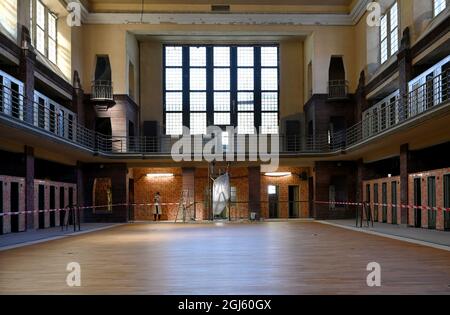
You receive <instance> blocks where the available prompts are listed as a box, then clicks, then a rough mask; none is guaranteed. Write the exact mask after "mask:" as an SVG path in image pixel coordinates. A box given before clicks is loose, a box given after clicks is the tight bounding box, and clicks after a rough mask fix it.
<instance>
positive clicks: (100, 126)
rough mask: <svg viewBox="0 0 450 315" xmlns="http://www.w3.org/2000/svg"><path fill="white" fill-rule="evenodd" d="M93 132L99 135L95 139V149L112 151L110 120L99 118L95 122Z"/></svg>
mask: <svg viewBox="0 0 450 315" xmlns="http://www.w3.org/2000/svg"><path fill="white" fill-rule="evenodd" d="M95 131H96V132H97V133H98V134H99V136H98V138H97V147H98V148H99V149H100V150H104V151H111V150H112V127H111V118H99V117H97V118H96V120H95Z"/></svg>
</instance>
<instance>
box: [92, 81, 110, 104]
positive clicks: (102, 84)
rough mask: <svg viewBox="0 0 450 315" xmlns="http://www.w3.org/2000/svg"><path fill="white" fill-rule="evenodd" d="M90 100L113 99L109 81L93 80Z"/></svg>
mask: <svg viewBox="0 0 450 315" xmlns="http://www.w3.org/2000/svg"><path fill="white" fill-rule="evenodd" d="M91 100H93V101H113V100H114V92H113V84H112V82H111V81H105V80H95V81H93V82H92V87H91Z"/></svg>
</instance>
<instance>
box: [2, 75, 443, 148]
mask: <svg viewBox="0 0 450 315" xmlns="http://www.w3.org/2000/svg"><path fill="white" fill-rule="evenodd" d="M449 83H450V82H449V72H448V71H447V72H444V73H441V74H440V75H438V76H436V77H434V78H432V79H430V80H429V81H427V82H426V83H425V84H423V85H422V86H419V87H418V88H416V89H415V90H413V91H411V92H409V93H408V95H405V96H403V97H402V96H400V97H399V98H397V100H396V101H394V102H391V103H389V104H387V105H386V106H385V107H382V108H380V110H379V112H373V113H372V114H370V115H368V116H367V117H364V119H363V120H362V121H361V122H359V123H357V124H355V125H354V126H352V127H350V128H348V129H346V130H342V131H339V132H334V133H329V134H317V135H313V136H308V137H304V136H301V135H279V136H278V137H279V139H278V140H279V148H278V151H279V152H280V153H282V154H283V153H285V154H302V153H305V154H307V153H330V152H331V153H339V152H340V151H342V150H345V149H348V148H349V147H351V146H354V145H356V144H359V143H361V142H364V141H367V140H370V139H373V138H375V137H377V136H379V135H380V134H381V133H383V132H385V131H387V130H389V129H392V128H394V127H396V126H398V125H400V124H402V123H404V122H406V121H408V120H411V119H413V118H415V117H417V116H419V115H422V114H425V113H426V112H428V111H430V110H431V109H433V108H435V107H436V106H439V105H442V104H445V103H447V102H448V100H449V97H450V91H449V89H448V86H449ZM0 116H2V117H4V118H6V119H8V120H9V121H10V122H13V123H16V124H19V125H22V126H26V127H28V128H33V129H35V130H39V131H41V132H45V133H48V134H50V135H52V136H54V137H58V138H61V139H63V140H65V141H66V142H69V143H71V144H74V145H77V146H81V147H83V148H85V149H88V150H90V151H92V152H94V153H95V152H101V153H105V154H149V155H152V154H154V155H158V154H161V155H164V154H170V153H171V150H172V147H173V144H174V143H175V142H177V141H178V140H180V138H181V137H180V136H178V137H173V136H167V135H163V136H159V137H125V136H123V137H120V136H107V135H103V134H100V133H97V132H95V131H94V130H91V129H88V128H86V127H84V126H82V125H80V124H78V122H77V121H73V120H72V121H71V120H70V119H68V118H67V117H66V116H64V115H63V116H61V115H59V113H58V112H57V111H54V110H51V109H50V108H49V107H46V106H45V105H43V104H40V103H37V102H34V101H30V100H29V99H27V98H26V97H24V96H23V95H20V94H18V93H17V91H12V90H11V89H10V88H8V87H6V86H2V85H1V86H0ZM210 140H211V138H208V137H206V136H203V137H202V138H201V141H200V142H195V141H194V137H192V141H191V142H192V144H191V152H195V151H194V149H196V146H199V145H201V146H202V147H203V146H204V144H205V143H207V142H209V141H210ZM267 143H268V145H269V148H268V152H273V150H272V148H270V145H271V143H272V142H271V136H269V138H268V140H267ZM241 144H242V143H241ZM244 144H245V148H246V154H251V153H258V147H257V146H256V145H255V141H254V138H251V137H248V136H247V137H246V138H245V141H244ZM233 148H234V152H239V150H238V149H239V147H238V142H237V141H234V147H233ZM231 149H232V147H231V146H230V145H228V146H224V147H223V152H224V153H227V152H230V151H231Z"/></svg>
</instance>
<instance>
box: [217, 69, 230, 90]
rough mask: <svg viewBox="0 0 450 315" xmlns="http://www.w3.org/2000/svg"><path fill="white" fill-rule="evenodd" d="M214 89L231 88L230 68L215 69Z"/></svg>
mask: <svg viewBox="0 0 450 315" xmlns="http://www.w3.org/2000/svg"><path fill="white" fill-rule="evenodd" d="M214 90H215V91H229V90H230V69H229V68H216V69H214Z"/></svg>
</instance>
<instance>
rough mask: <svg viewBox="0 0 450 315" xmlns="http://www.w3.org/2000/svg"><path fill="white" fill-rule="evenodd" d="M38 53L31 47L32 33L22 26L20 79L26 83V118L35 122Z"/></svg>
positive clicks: (30, 121) (31, 122)
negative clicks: (35, 80)
mask: <svg viewBox="0 0 450 315" xmlns="http://www.w3.org/2000/svg"><path fill="white" fill-rule="evenodd" d="M35 61H36V54H35V53H34V51H33V48H32V47H31V39H30V33H29V31H28V29H27V28H26V27H25V26H23V27H22V52H21V55H20V64H19V79H20V80H21V81H22V82H23V83H24V85H25V86H24V95H25V99H24V120H25V121H26V122H28V123H30V124H33V119H34V114H33V111H34V108H33V102H34V66H35Z"/></svg>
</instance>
